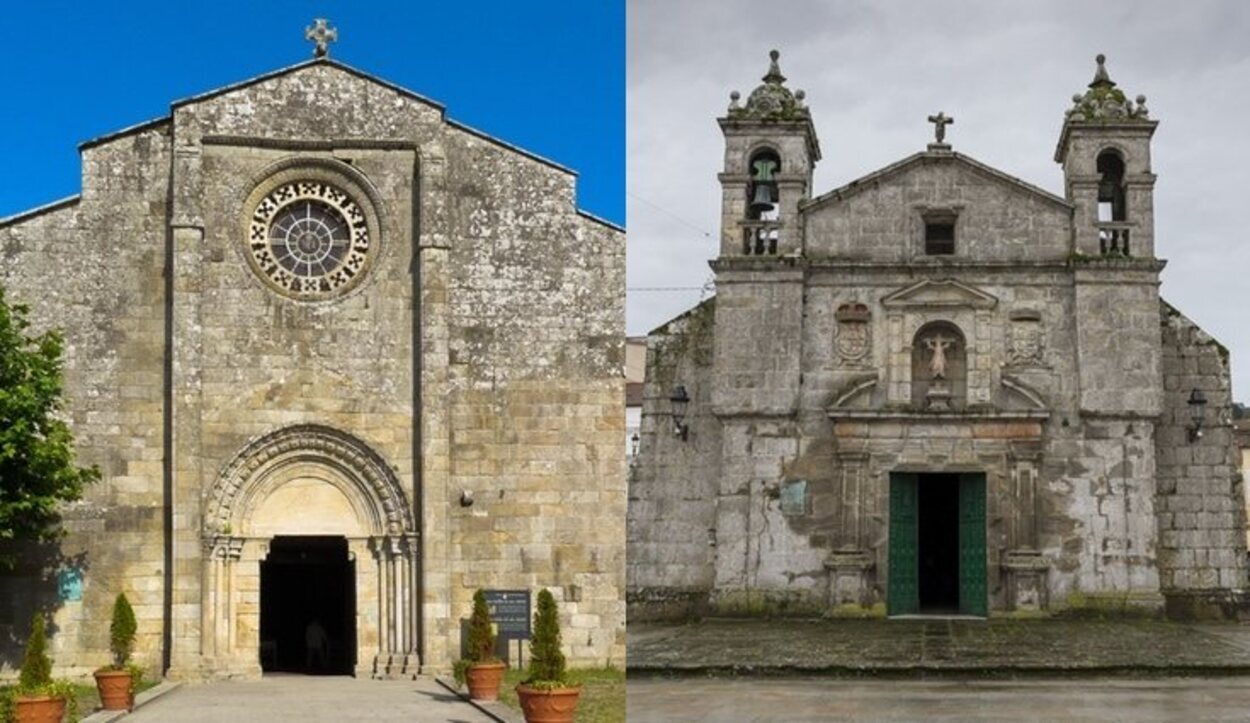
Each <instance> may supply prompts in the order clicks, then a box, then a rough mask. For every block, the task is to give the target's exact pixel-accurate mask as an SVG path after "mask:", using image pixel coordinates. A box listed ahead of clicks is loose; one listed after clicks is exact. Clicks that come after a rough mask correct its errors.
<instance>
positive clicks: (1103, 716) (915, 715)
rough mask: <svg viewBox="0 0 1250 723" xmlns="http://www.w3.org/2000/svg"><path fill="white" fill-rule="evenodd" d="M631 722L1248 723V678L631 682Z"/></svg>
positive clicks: (817, 679) (693, 679)
mask: <svg viewBox="0 0 1250 723" xmlns="http://www.w3.org/2000/svg"><path fill="white" fill-rule="evenodd" d="M628 701H629V703H628V705H629V708H628V716H629V720H631V721H633V720H640V721H648V722H654V723H662V722H663V721H716V722H717V723H737V722H738V721H769V722H770V723H771V722H772V721H787V723H789V722H791V721H795V722H800V721H848V720H849V721H917V720H925V721H1065V723H1067V722H1071V721H1091V722H1092V721H1100V722H1101V721H1134V722H1138V721H1140V722H1142V723H1155V722H1162V721H1245V720H1246V719H1247V718H1248V717H1250V678H1219V679H1152V680H1148V681H1147V680H1125V679H1122V678H1116V679H1108V680H1084V679H1083V680H1079V681H1073V680H1061V681H1055V680H1051V681H1043V680H1029V681H1013V682H1005V681H997V682H995V681H901V680H890V681H885V680H867V681H864V680H833V679H830V678H816V679H811V678H808V679H778V678H767V679H758V678H756V679H751V680H743V679H736V680H727V679H707V678H682V679H679V680H674V679H668V680H662V679H644V680H634V679H631V680H630V681H629V693H628Z"/></svg>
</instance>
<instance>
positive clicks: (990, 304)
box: [881, 279, 998, 309]
mask: <svg viewBox="0 0 1250 723" xmlns="http://www.w3.org/2000/svg"><path fill="white" fill-rule="evenodd" d="M881 305H882V306H884V307H886V308H887V309H906V308H916V307H924V308H929V309H934V308H941V309H950V308H972V309H993V308H994V307H995V306H997V305H998V297H996V296H994V295H993V294H989V293H987V292H984V291H981V290H980V289H977V288H975V287H972V286H968V285H967V284H962V283H960V282H958V281H955V280H954V279H942V280H939V281H929V280H925V281H917V282H916V283H914V284H912V285H910V286H906V287H903V288H902V289H899V290H898V291H895V292H893V293H891V294H888V295H887V296H886V297H885V298H883V299H881Z"/></svg>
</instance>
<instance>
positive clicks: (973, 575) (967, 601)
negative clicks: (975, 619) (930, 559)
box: [959, 473, 989, 616]
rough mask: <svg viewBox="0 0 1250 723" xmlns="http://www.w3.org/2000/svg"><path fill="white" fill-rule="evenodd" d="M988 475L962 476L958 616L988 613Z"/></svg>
mask: <svg viewBox="0 0 1250 723" xmlns="http://www.w3.org/2000/svg"><path fill="white" fill-rule="evenodd" d="M985 567H986V552H985V475H984V474H980V473H977V474H962V475H960V476H959V612H961V613H963V614H964V615H982V616H984V615H986V614H987V613H988V612H989V601H988V592H987V590H986V583H985Z"/></svg>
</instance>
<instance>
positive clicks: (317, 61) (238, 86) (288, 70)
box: [170, 58, 445, 112]
mask: <svg viewBox="0 0 1250 723" xmlns="http://www.w3.org/2000/svg"><path fill="white" fill-rule="evenodd" d="M318 65H327V66H329V67H331V68H335V69H337V70H341V71H343V72H344V73H348V74H349V75H354V76H356V77H357V78H360V79H361V80H365V81H368V82H370V83H374V84H375V85H380V86H382V87H383V88H386V89H387V90H392V91H394V92H396V93H399V94H400V95H403V96H406V97H408V98H411V99H413V100H416V101H419V102H421V103H425V104H426V105H429V106H432V107H434V108H437V109H438V110H439V111H440V112H442V111H444V110H445V107H444V106H443V104H442V103H439V102H437V101H433V100H430V99H429V98H426V97H425V96H423V95H420V94H418V93H414V92H412V91H411V90H408V89H407V88H405V87H403V86H400V85H396V84H394V83H392V82H390V81H388V80H383V79H381V78H379V77H378V76H376V75H370V74H369V73H366V72H365V71H363V70H359V69H357V68H353V67H352V66H350V65H347V64H346V63H340V62H339V61H337V60H331V59H330V58H314V59H312V60H305V61H303V62H300V63H296V64H294V65H288V66H286V67H285V68H279V69H277V70H274V71H270V72H268V73H265V74H264V75H258V76H256V77H254V78H248V79H247V80H242V81H239V82H238V83H231V84H230V85H226V86H222V87H220V88H217V89H215V90H210V91H207V92H205V93H200V94H199V95H193V96H190V97H189V98H183V99H181V100H176V101H174V102H173V103H171V104H170V107H172V108H181V107H182V106H184V105H191V104H193V103H201V102H203V101H206V100H209V99H211V98H216V97H217V96H219V95H225V94H226V93H233V92H234V91H236V90H242V89H244V88H247V87H250V86H253V85H258V84H260V83H264V82H266V81H270V80H273V79H274V78H280V77H282V76H284V75H290V74H292V73H297V72H299V71H301V70H304V69H305V68H311V67H314V66H318Z"/></svg>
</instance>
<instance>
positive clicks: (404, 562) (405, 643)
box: [397, 535, 417, 677]
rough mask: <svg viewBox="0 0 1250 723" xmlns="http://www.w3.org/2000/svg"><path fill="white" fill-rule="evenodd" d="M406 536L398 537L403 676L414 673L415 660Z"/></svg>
mask: <svg viewBox="0 0 1250 723" xmlns="http://www.w3.org/2000/svg"><path fill="white" fill-rule="evenodd" d="M409 539H410V538H408V536H406V535H404V536H401V537H400V538H399V563H398V564H399V606H398V608H397V612H398V615H397V617H398V619H399V627H400V632H399V652H400V654H401V655H402V656H403V666H402V668H401V669H400V672H402V673H403V675H404V676H405V677H407V676H412V675H416V673H417V670H416V665H415V660H414V658H413V657H412V614H411V611H412V575H411V570H412V564H411V563H412V552H411V549H412V546H411V545H410V544H409Z"/></svg>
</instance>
